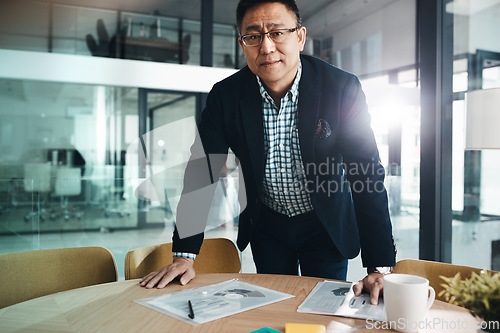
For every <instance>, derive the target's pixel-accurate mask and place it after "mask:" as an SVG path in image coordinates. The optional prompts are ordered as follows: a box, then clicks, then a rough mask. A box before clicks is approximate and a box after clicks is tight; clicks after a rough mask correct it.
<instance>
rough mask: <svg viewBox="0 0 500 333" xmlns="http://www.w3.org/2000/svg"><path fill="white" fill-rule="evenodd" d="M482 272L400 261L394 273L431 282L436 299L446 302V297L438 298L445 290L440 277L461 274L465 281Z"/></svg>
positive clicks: (447, 265) (424, 262)
mask: <svg viewBox="0 0 500 333" xmlns="http://www.w3.org/2000/svg"><path fill="white" fill-rule="evenodd" d="M481 271H482V269H480V268H474V267H469V266H460V265H453V264H447V263H442V262H437V261H427V260H417V259H403V260H400V261H398V262H397V263H396V267H394V273H400V274H412V275H418V276H421V277H424V278H426V279H427V280H429V285H430V286H431V287H432V288H434V290H435V291H436V299H439V300H441V301H445V302H446V299H445V297H444V295H443V296H441V297H439V296H438V295H439V293H440V292H441V290H443V287H442V286H441V284H443V283H445V281H444V280H443V279H441V278H440V276H446V277H453V276H455V274H457V273H460V277H461V278H464V279H465V278H469V277H470V276H471V274H472V272H476V273H477V274H480V272H481ZM486 271H488V270H486ZM490 272H492V271H490Z"/></svg>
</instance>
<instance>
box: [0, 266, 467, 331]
mask: <svg viewBox="0 0 500 333" xmlns="http://www.w3.org/2000/svg"><path fill="white" fill-rule="evenodd" d="M233 278H238V279H240V280H241V281H244V282H248V283H252V284H256V285H259V286H262V287H266V288H270V289H274V290H277V291H281V292H285V293H289V294H292V295H295V297H293V298H290V299H287V300H285V301H281V302H277V303H274V304H270V305H266V306H263V307H260V308H257V309H253V310H249V311H246V312H242V313H239V314H236V315H233V316H229V317H226V318H223V319H219V320H215V321H212V322H209V323H206V324H201V325H197V326H192V325H190V324H187V323H184V322H182V321H180V320H177V319H175V318H172V317H170V316H168V315H165V314H162V313H160V312H157V311H155V310H152V309H149V308H147V307H144V306H142V305H139V304H137V303H135V302H134V300H136V299H140V298H144V297H151V296H156V295H162V294H165V293H170V292H173V291H178V290H181V289H183V288H192V287H200V286H203V285H207V284H212V283H217V282H221V281H226V280H229V279H233ZM323 280H324V279H319V278H310V277H298V276H285V275H265V274H262V275H260V274H200V275H197V276H196V278H195V279H194V280H192V281H191V282H190V283H189V284H188V285H187V286H184V287H183V286H181V285H180V284H179V283H178V282H174V283H173V284H171V285H169V286H167V287H166V288H165V289H145V288H142V287H140V286H139V285H138V281H139V280H128V281H120V282H113V283H107V284H101V285H96V286H91V287H85V288H80V289H75V290H70V291H65V292H62V293H58V294H53V295H48V296H44V297H40V298H37V299H34V300H30V301H26V302H23V303H19V304H16V305H12V306H10V307H7V308H4V309H0V332H3V333H6V332H175V333H184V332H217V333H223V332H231V333H237V332H251V331H254V330H257V329H259V328H262V327H270V328H273V329H276V330H278V331H281V332H284V331H285V324H286V323H308V324H323V325H325V326H327V325H328V324H329V323H330V322H331V321H335V322H336V323H335V326H336V327H338V328H339V330H335V331H332V332H348V331H347V330H346V329H348V328H349V327H360V326H362V325H365V324H366V323H367V322H366V321H365V320H361V319H352V318H344V317H334V316H326V315H314V314H306V313H298V312H297V307H298V306H299V305H300V304H301V303H302V302H303V301H304V299H305V298H306V297H307V295H308V294H309V293H310V292H311V290H312V289H313V288H314V286H315V285H316V283H318V282H319V281H323ZM427 319H428V321H430V322H433V323H435V324H436V325H437V324H438V323H437V321H441V323H442V324H441V325H440V326H436V327H434V329H433V330H429V329H427V330H426V329H423V330H421V332H464V333H465V332H477V330H476V329H475V328H474V323H475V320H474V318H473V317H472V316H471V315H470V314H469V312H468V311H467V310H465V309H463V308H460V307H457V306H454V305H450V304H447V303H444V302H440V301H436V302H435V303H434V305H433V306H432V309H431V311H430V312H429V314H428V316H427ZM457 323H461V327H462V328H463V329H457V327H456V324H457ZM464 323H468V324H464ZM444 324H448V330H446V327H443V325H444ZM450 325H454V326H453V327H454V329H450V327H452V326H450ZM464 326H467V327H464ZM369 328H371V329H361V330H356V332H373V331H375V329H373V327H369ZM342 329H343V330H342ZM376 331H379V330H376ZM380 331H387V330H380ZM388 332H390V331H388Z"/></svg>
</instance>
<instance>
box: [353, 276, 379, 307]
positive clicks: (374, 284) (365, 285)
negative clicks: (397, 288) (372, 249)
mask: <svg viewBox="0 0 500 333" xmlns="http://www.w3.org/2000/svg"><path fill="white" fill-rule="evenodd" d="M352 289H353V291H354V296H359V295H361V293H362V292H363V290H364V291H366V292H370V296H371V303H372V305H377V304H378V297H379V295H381V294H382V292H383V290H384V275H382V274H380V273H371V274H368V275H367V276H365V277H364V279H363V280H360V281H359V282H358V283H356V284H355V285H354V286H353V288H352Z"/></svg>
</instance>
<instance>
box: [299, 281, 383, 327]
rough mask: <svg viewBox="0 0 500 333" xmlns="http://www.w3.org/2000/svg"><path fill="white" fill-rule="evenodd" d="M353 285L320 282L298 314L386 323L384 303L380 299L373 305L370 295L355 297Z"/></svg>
mask: <svg viewBox="0 0 500 333" xmlns="http://www.w3.org/2000/svg"><path fill="white" fill-rule="evenodd" d="M353 285H354V284H352V283H349V282H336V281H323V282H318V284H317V285H316V286H315V287H314V289H313V290H312V291H311V292H310V293H309V295H308V296H307V298H306V299H305V300H304V302H302V304H301V305H299V308H298V309H297V312H305V313H316V314H326V315H333V316H343V317H351V318H359V319H374V320H382V321H385V320H386V316H385V309H384V301H383V300H382V299H379V303H378V305H371V303H370V295H369V294H361V295H360V296H358V297H355V296H354V291H353V290H352V286H353Z"/></svg>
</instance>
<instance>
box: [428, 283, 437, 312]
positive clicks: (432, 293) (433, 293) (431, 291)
mask: <svg viewBox="0 0 500 333" xmlns="http://www.w3.org/2000/svg"><path fill="white" fill-rule="evenodd" d="M435 298H436V291H435V290H434V288H432V287H431V286H429V299H428V300H427V311H429V309H430V308H431V306H432V304H433V303H434V299H435Z"/></svg>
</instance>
